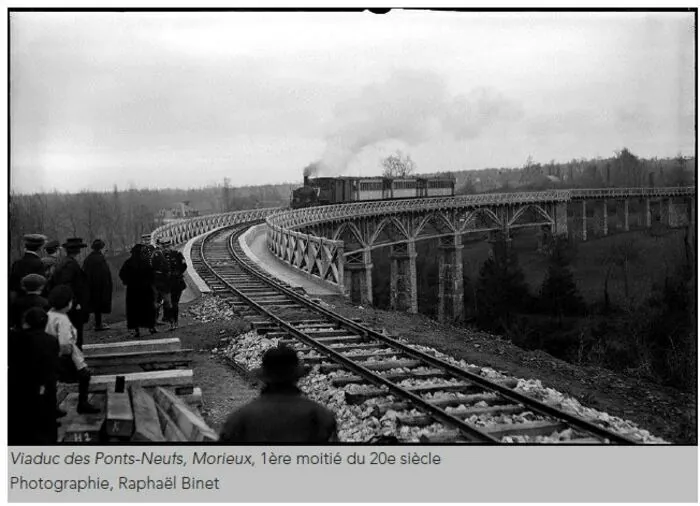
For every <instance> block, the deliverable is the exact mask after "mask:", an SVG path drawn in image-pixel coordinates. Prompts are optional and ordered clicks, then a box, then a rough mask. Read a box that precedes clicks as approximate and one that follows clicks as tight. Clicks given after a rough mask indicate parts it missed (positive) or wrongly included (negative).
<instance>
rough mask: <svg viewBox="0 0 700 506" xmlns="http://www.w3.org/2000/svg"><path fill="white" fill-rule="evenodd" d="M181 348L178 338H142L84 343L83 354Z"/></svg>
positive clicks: (175, 349) (88, 355)
mask: <svg viewBox="0 0 700 506" xmlns="http://www.w3.org/2000/svg"><path fill="white" fill-rule="evenodd" d="M180 349H182V345H181V343H180V339H178V338H177V337H169V338H165V339H142V340H138V341H121V342H118V343H101V344H86V345H84V346H83V354H84V355H85V356H86V357H90V356H92V355H101V354H105V353H132V352H146V351H177V350H180Z"/></svg>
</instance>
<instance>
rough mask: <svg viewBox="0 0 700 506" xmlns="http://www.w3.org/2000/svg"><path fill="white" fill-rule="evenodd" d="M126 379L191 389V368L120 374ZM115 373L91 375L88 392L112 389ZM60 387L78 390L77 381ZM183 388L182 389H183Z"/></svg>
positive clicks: (73, 390)
mask: <svg viewBox="0 0 700 506" xmlns="http://www.w3.org/2000/svg"><path fill="white" fill-rule="evenodd" d="M120 376H124V377H125V379H126V385H127V386H129V385H139V386H142V387H144V388H146V387H157V386H166V387H172V388H176V389H177V388H183V389H184V390H190V391H191V389H192V378H193V373H192V369H173V370H169V371H149V372H134V373H127V374H122V375H120ZM116 379H117V375H114V374H103V375H98V376H93V377H92V379H91V380H90V392H106V391H107V390H114V384H115V382H116ZM60 385H61V387H60V388H62V389H65V390H66V391H68V392H69V393H73V392H77V391H78V384H77V383H61V384H60ZM184 390H183V391H184Z"/></svg>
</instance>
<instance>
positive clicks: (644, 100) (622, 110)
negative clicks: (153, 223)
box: [9, 10, 695, 193]
mask: <svg viewBox="0 0 700 506" xmlns="http://www.w3.org/2000/svg"><path fill="white" fill-rule="evenodd" d="M694 37H695V35H694V19H693V14H692V13H682V12H676V13H673V12H665V13H664V12H655V13H652V12H617V13H614V12H608V13H601V12H491V13H489V12H475V11H472V12H431V11H421V10H418V11H402V10H392V11H391V12H390V13H389V14H385V15H376V14H372V13H369V12H362V13H338V12H336V13H331V12H324V13H320V12H319V13H310V12H307V13H302V12H286V13H285V12H258V13H246V12H150V13H149V12H126V13H118V12H53V13H48V12H44V13H41V12H13V13H11V20H10V53H9V54H10V136H11V137H10V139H11V142H10V188H11V190H13V191H17V192H22V193H27V192H39V191H52V190H54V189H56V190H58V191H63V192H76V191H81V190H110V189H111V188H112V187H113V186H114V185H117V187H119V188H123V189H126V188H129V187H137V188H164V187H170V188H175V187H179V188H196V187H202V186H207V185H213V184H222V183H223V181H224V178H228V179H229V180H230V184H231V185H233V186H242V185H255V184H266V183H281V182H299V183H300V182H301V175H302V170H303V168H304V167H305V166H307V165H309V164H310V163H313V162H318V163H319V166H320V167H322V171H323V172H324V175H337V174H344V175H366V176H373V175H379V174H380V173H381V165H380V162H381V159H382V158H383V157H385V156H387V155H389V154H391V153H393V152H395V151H396V150H401V151H402V152H403V153H405V154H409V155H410V156H411V158H412V159H413V160H414V161H415V162H416V166H417V170H418V172H436V171H446V170H469V169H480V168H486V167H520V166H522V165H523V164H524V163H525V162H526V160H527V159H528V157H532V159H533V160H534V161H536V162H537V161H539V162H548V161H550V160H557V161H568V160H570V159H572V158H594V157H597V156H601V157H608V156H612V155H614V152H615V151H616V150H620V149H621V148H623V147H627V148H628V149H630V150H631V151H632V152H633V153H635V154H637V155H639V156H644V157H653V156H658V157H668V156H675V155H676V154H678V153H679V152H680V153H683V154H685V155H687V156H694V155H695V70H694V64H695V45H694V43H695V39H694Z"/></svg>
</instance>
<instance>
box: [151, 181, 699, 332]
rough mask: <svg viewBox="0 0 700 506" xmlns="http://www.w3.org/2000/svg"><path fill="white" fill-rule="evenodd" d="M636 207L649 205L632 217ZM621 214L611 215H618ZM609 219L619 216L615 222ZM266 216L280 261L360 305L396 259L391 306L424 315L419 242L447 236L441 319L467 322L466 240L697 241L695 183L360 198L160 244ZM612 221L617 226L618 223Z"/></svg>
mask: <svg viewBox="0 0 700 506" xmlns="http://www.w3.org/2000/svg"><path fill="white" fill-rule="evenodd" d="M630 203H632V204H633V206H635V207H637V208H640V209H641V212H638V213H636V215H635V216H634V217H635V218H636V219H635V220H631V219H630ZM611 210H612V213H611ZM610 218H613V219H612V220H611V219H610ZM260 219H265V220H266V223H267V244H268V248H269V249H270V251H271V252H272V253H273V254H274V255H276V256H277V257H278V258H279V259H280V260H281V261H283V262H285V263H287V264H289V265H290V266H292V267H293V268H296V269H298V270H300V271H302V272H304V273H305V274H306V275H308V276H311V277H313V278H315V279H317V280H320V281H322V282H323V283H325V284H326V285H328V286H330V287H332V288H333V289H334V290H336V291H337V292H338V293H341V294H345V295H347V296H349V297H350V298H351V299H352V300H353V301H355V302H359V303H362V304H366V305H367V304H369V305H371V304H372V276H373V270H372V255H371V252H372V250H374V249H376V248H382V247H388V248H390V251H391V254H390V257H391V272H390V273H389V274H390V275H391V291H390V293H391V308H392V309H394V310H397V311H408V312H413V313H415V312H417V311H418V294H417V282H416V256H417V253H416V242H417V241H422V240H430V239H432V240H435V239H436V240H438V241H439V242H440V256H439V259H438V260H439V292H438V293H439V304H438V318H439V320H441V321H455V320H460V319H462V318H463V316H464V315H463V311H464V309H463V284H462V283H463V282H462V248H463V245H462V239H463V237H464V236H465V235H467V234H475V233H481V234H484V233H486V234H488V235H489V236H491V237H492V238H493V236H495V235H496V234H502V236H503V237H505V238H506V240H509V239H510V237H511V236H512V233H513V232H514V231H516V230H517V229H520V228H524V227H531V228H533V227H534V228H536V229H538V232H539V233H538V237H539V242H540V245H541V244H542V242H543V241H545V239H546V238H547V237H549V236H556V235H568V236H569V237H574V238H576V239H578V240H583V241H586V240H587V239H589V238H590V236H591V234H595V235H598V236H605V235H608V234H610V233H613V232H614V229H617V230H618V231H621V232H622V231H629V230H630V229H631V228H633V229H638V228H642V229H643V228H650V227H651V226H652V223H653V222H655V221H658V222H660V223H662V224H663V225H665V226H668V227H671V228H679V227H685V226H688V227H689V230H690V231H691V234H689V240H690V241H692V242H693V244H694V242H695V223H696V221H695V220H696V202H695V187H694V186H693V187H680V188H603V189H587V190H551V191H542V192H528V193H505V194H479V195H463V196H455V197H437V198H422V199H407V200H385V201H374V202H358V203H352V204H339V205H332V206H323V207H310V208H305V209H298V210H293V211H292V210H288V209H282V208H267V209H255V210H250V211H239V212H235V213H224V214H218V215H209V216H202V217H198V218H193V219H190V220H184V221H182V222H178V223H173V224H168V225H164V226H162V227H160V228H158V229H156V230H154V231H153V233H152V238H153V239H152V240H154V241H155V240H157V239H158V238H159V237H165V236H167V237H170V238H171V239H172V240H173V242H174V243H181V242H184V241H187V240H189V239H191V238H192V237H195V236H197V235H200V234H202V233H205V232H208V231H211V230H213V229H216V228H219V227H223V226H227V225H231V224H234V223H242V222H244V221H252V220H260ZM611 221H612V222H613V224H614V228H613V227H611V226H610V225H611V224H610V222H611Z"/></svg>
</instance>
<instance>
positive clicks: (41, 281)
mask: <svg viewBox="0 0 700 506" xmlns="http://www.w3.org/2000/svg"><path fill="white" fill-rule="evenodd" d="M20 284H21V285H22V288H23V289H24V291H26V292H35V291H37V290H40V289H41V288H43V287H44V286H46V278H45V277H44V276H42V275H41V274H27V275H26V276H24V277H23V278H22V280H21V281H20Z"/></svg>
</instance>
